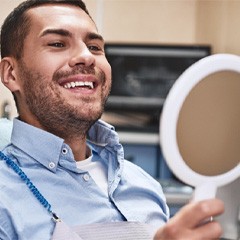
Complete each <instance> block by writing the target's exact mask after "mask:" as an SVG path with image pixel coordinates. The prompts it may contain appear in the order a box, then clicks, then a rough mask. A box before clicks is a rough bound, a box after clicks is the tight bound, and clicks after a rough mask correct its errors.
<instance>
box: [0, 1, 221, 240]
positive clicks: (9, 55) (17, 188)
mask: <svg viewBox="0 0 240 240" xmlns="http://www.w3.org/2000/svg"><path fill="white" fill-rule="evenodd" d="M1 57H2V60H1V64H0V69H1V79H2V82H3V84H4V85H5V86H6V87H7V88H8V89H9V90H10V91H11V92H12V93H13V95H14V98H15V102H16V106H17V109H18V113H19V116H18V118H16V119H14V123H13V131H12V137H11V144H9V145H8V146H7V147H6V148H5V149H4V150H3V153H4V154H2V153H1V154H0V158H1V160H0V169H1V170H0V188H1V191H0V239H4V240H5V239H11V240H13V239H50V238H51V237H52V236H56V234H58V233H56V231H58V230H59V228H57V227H56V226H59V225H58V223H59V219H58V217H56V215H55V214H53V211H54V212H56V213H57V215H58V216H59V217H60V218H61V221H62V222H65V223H66V225H68V226H69V229H71V232H72V234H73V235H74V234H75V233H76V231H75V230H74V229H76V227H77V226H79V225H84V224H92V223H109V222H138V223H143V224H146V225H147V226H149V229H151V230H153V231H152V232H153V233H155V232H157V233H156V236H155V239H170V238H171V239H172V238H175V239H176V238H178V237H179V238H181V239H200V238H199V237H203V238H216V237H218V236H220V234H221V229H220V226H219V225H218V223H216V222H210V223H207V224H204V225H201V226H200V225H199V223H201V222H202V221H203V220H204V219H205V218H208V217H210V216H213V215H217V214H220V213H221V212H222V211H223V204H222V202H220V201H218V200H209V201H203V202H200V203H192V204H190V205H189V206H187V207H186V208H184V209H183V210H182V211H181V212H180V213H179V214H178V215H177V216H176V217H175V218H173V219H172V220H170V221H169V222H168V223H167V224H166V222H167V221H168V217H169V211H168V207H167V205H166V201H165V197H164V195H163V192H162V189H161V186H160V185H159V183H158V182H156V181H155V180H154V179H153V178H151V177H150V176H149V175H148V174H147V173H145V172H144V171H143V170H142V169H140V168H139V167H137V166H135V165H133V164H132V163H130V162H128V161H125V160H124V153H123V149H122V146H121V144H120V143H119V140H118V136H117V133H116V132H115V131H114V129H113V127H112V126H110V125H108V124H107V123H105V122H103V121H101V120H99V118H100V117H101V114H102V112H103V109H104V105H105V102H106V99H107V97H108V95H109V91H110V88H111V68H110V66H109V63H108V62H107V60H106V57H105V53H104V41H103V38H102V36H100V35H99V33H98V31H97V28H96V25H95V23H94V21H93V20H92V18H91V17H90V15H89V13H88V11H87V9H86V7H85V4H84V3H83V2H82V1H81V0H72V1H67V0H44V1H39V0H28V1H25V2H23V3H22V4H21V5H20V6H19V7H17V8H16V9H15V10H14V11H13V12H12V13H11V14H10V15H9V16H8V17H7V19H6V20H5V22H4V24H3V26H2V30H1ZM49 213H50V214H49ZM52 218H54V219H52ZM190 219H191V221H190ZM56 222H57V223H56ZM150 226H151V227H150ZM73 227H74V229H73ZM134 231H135V230H134ZM141 231H142V229H141V230H140V232H141ZM152 232H151V233H152ZM80 237H81V233H80ZM66 239H71V238H66ZM74 239H77V238H76V236H75V238H74ZM79 239H81V238H79ZM116 239H117V238H116ZM133 239H135V237H134V236H133Z"/></svg>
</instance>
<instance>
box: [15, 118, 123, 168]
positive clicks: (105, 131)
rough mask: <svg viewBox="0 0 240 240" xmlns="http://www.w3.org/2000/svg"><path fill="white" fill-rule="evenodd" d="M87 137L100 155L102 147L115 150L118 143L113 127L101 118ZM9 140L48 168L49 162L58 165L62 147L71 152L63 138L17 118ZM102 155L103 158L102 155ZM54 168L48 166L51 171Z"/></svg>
mask: <svg viewBox="0 0 240 240" xmlns="http://www.w3.org/2000/svg"><path fill="white" fill-rule="evenodd" d="M87 137H88V143H89V144H90V145H91V146H92V147H94V149H95V151H97V152H98V153H99V154H100V155H102V154H101V152H102V150H103V149H104V148H108V150H110V151H115V147H116V146H117V145H119V138H118V135H117V133H116V132H115V130H114V127H113V126H112V125H110V124H108V123H106V122H104V121H102V120H98V121H97V122H96V123H95V124H94V125H93V126H92V127H91V128H90V130H89V132H88V136H87ZM26 139H27V141H26ZM11 142H12V144H13V145H15V146H16V147H17V148H19V149H21V150H22V151H23V152H25V153H27V154H28V155H29V156H31V157H32V158H34V159H35V160H37V161H38V162H39V163H41V164H42V165H44V166H45V167H47V168H49V163H52V162H53V163H54V164H55V166H57V165H58V161H59V157H60V154H61V152H62V149H63V148H66V147H67V148H68V149H69V150H70V152H71V149H70V147H69V146H68V145H67V144H65V143H64V139H62V138H60V137H57V136H56V135H54V134H51V133H49V132H47V131H44V130H42V129H40V128H36V127H34V126H32V125H29V124H27V123H25V122H23V121H20V120H19V119H17V118H15V119H14V120H13V131H12V136H11ZM71 155H72V156H71V157H72V159H74V157H73V154H72V153H71ZM102 157H103V158H105V156H104V155H103V156H102ZM118 161H119V159H118ZM55 169H56V168H50V170H52V171H54V170H55Z"/></svg>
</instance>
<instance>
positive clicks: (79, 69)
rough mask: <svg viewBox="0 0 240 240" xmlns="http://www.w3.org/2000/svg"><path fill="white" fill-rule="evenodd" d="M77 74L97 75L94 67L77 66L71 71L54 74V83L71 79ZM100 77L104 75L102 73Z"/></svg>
mask: <svg viewBox="0 0 240 240" xmlns="http://www.w3.org/2000/svg"><path fill="white" fill-rule="evenodd" d="M77 74H86V75H95V76H96V70H95V69H94V68H93V67H86V66H83V65H81V66H75V67H74V68H72V69H71V70H69V71H57V72H55V73H54V74H53V78H52V79H53V81H55V82H57V81H58V80H59V79H61V78H67V77H71V76H74V75H77ZM100 75H102V74H101V73H100Z"/></svg>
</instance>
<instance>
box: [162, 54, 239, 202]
mask: <svg viewBox="0 0 240 240" xmlns="http://www.w3.org/2000/svg"><path fill="white" fill-rule="evenodd" d="M224 70H229V71H234V72H239V74H240V57H239V56H236V55H232V54H215V55H211V56H208V57H205V58H203V59H201V60H200V61H198V62H196V63H194V64H193V65H192V66H190V67H189V68H188V69H187V70H186V71H185V72H184V73H183V74H182V75H181V76H180V77H179V78H178V80H177V81H176V82H175V84H174V85H173V87H172V88H171V90H170V92H169V94H168V96H167V98H166V101H165V103H164V106H163V110H162V113H161V119H160V145H161V149H162V152H163V155H164V157H165V159H166V162H167V164H168V165H169V167H170V169H171V170H172V171H173V173H174V174H175V175H176V176H177V177H178V178H179V179H181V180H182V181H183V182H185V183H187V184H189V185H191V186H194V187H196V190H195V200H201V199H206V198H213V197H215V193H216V189H217V187H219V186H223V185H226V184H228V183H230V182H232V181H234V180H235V179H237V178H238V177H240V164H238V165H237V166H236V167H234V168H233V169H231V170H230V171H228V172H226V173H223V174H220V175H216V176H205V175H201V174H199V173H197V172H194V171H193V170H192V169H191V168H190V167H189V166H187V164H186V163H185V161H184V160H183V158H182V156H181V154H180V151H179V148H178V144H177V134H176V133H177V123H178V117H179V113H180V110H181V107H182V105H183V103H184V101H185V99H186V97H187V96H188V95H189V93H190V91H191V90H192V89H193V88H194V87H195V86H196V84H198V83H199V82H200V81H201V80H202V79H204V78H205V77H207V76H208V75H210V74H213V73H216V72H219V71H224ZM239 81H240V79H239ZM239 124H240V123H239ZM239 157H240V156H239Z"/></svg>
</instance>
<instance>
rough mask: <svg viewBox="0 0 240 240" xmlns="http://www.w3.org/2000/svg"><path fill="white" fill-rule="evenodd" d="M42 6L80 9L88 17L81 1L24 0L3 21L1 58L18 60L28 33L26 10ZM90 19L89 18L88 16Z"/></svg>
mask: <svg viewBox="0 0 240 240" xmlns="http://www.w3.org/2000/svg"><path fill="white" fill-rule="evenodd" d="M44 4H66V5H67V4H68V5H74V6H77V7H80V8H81V9H82V10H83V11H84V12H86V13H87V14H88V15H89V12H88V10H87V8H86V5H85V3H84V2H83V1H82V0H26V1H24V2H22V3H21V4H20V5H19V6H18V7H16V8H15V9H14V10H13V11H12V12H11V13H10V14H9V15H8V17H7V18H6V19H5V21H4V23H3V25H2V28H1V40H0V45H1V57H2V58H4V57H6V56H13V57H15V58H16V59H18V60H19V59H20V58H21V56H22V53H23V45H24V40H25V38H26V36H27V34H28V33H29V31H30V23H31V22H30V19H29V17H28V16H27V15H26V12H27V10H29V9H31V8H34V7H37V6H41V5H44ZM89 17H90V18H91V16H90V15H89Z"/></svg>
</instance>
